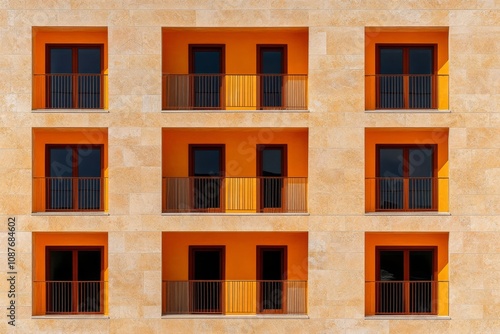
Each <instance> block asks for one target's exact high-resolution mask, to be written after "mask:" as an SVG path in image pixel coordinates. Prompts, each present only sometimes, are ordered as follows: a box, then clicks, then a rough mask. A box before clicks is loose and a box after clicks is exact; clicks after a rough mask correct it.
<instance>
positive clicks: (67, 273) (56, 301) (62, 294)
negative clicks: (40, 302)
mask: <svg viewBox="0 0 500 334" xmlns="http://www.w3.org/2000/svg"><path fill="white" fill-rule="evenodd" d="M48 262H49V272H48V277H47V282H46V293H47V313H68V312H73V292H72V288H73V282H72V280H73V252H71V251H50V252H49V258H48Z"/></svg>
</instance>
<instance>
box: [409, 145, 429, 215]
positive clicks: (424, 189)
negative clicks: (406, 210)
mask: <svg viewBox="0 0 500 334" xmlns="http://www.w3.org/2000/svg"><path fill="white" fill-rule="evenodd" d="M433 151H434V150H433V149H432V148H418V149H417V148H416V149H409V162H408V165H409V176H410V179H409V184H408V186H409V197H408V199H409V206H410V209H421V210H425V209H432V206H433V194H434V192H433V185H434V180H433V178H432V176H433V171H434V168H433V161H432V160H433Z"/></svg>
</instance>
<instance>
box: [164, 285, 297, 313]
mask: <svg viewBox="0 0 500 334" xmlns="http://www.w3.org/2000/svg"><path fill="white" fill-rule="evenodd" d="M163 296H164V298H165V299H164V304H163V314H193V313H194V314H196V313H203V314H256V313H260V314H262V313H274V314H276V313H280V314H306V313H307V281H243V280H241V281H232V280H228V281H225V280H210V281H194V280H191V281H163Z"/></svg>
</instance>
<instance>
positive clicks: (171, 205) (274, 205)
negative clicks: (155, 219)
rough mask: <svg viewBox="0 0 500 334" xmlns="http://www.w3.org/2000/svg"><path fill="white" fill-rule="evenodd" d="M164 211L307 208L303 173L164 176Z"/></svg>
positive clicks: (302, 210)
mask: <svg viewBox="0 0 500 334" xmlns="http://www.w3.org/2000/svg"><path fill="white" fill-rule="evenodd" d="M163 191H164V194H165V198H166V201H165V203H164V207H163V212H164V213H182V212H185V213H188V212H205V213H210V212H225V213H229V212H239V213H252V212H253V213H255V212H267V213H305V212H307V178H306V177H164V178H163Z"/></svg>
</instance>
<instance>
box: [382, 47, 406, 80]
mask: <svg viewBox="0 0 500 334" xmlns="http://www.w3.org/2000/svg"><path fill="white" fill-rule="evenodd" d="M379 51H380V54H379V57H380V58H379V59H380V64H379V73H380V74H403V73H404V70H403V49H402V48H380V49H379Z"/></svg>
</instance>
